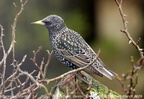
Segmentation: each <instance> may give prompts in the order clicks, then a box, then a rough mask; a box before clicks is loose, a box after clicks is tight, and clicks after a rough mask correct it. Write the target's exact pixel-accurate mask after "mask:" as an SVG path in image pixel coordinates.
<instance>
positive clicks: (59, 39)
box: [34, 15, 116, 79]
mask: <svg viewBox="0 0 144 99" xmlns="http://www.w3.org/2000/svg"><path fill="white" fill-rule="evenodd" d="M39 22H40V23H41V24H43V25H45V26H46V27H47V29H48V31H49V35H50V42H51V45H52V48H53V51H54V53H55V55H56V57H57V59H58V60H59V61H60V62H62V63H63V64H65V65H66V66H68V67H70V68H71V69H76V68H79V67H83V66H86V65H88V64H89V63H91V62H92V61H93V60H94V59H95V58H96V57H97V54H96V53H95V52H94V51H93V50H92V48H91V47H90V46H89V45H88V44H87V43H86V41H85V40H84V39H83V38H82V37H81V36H80V35H79V34H78V33H77V32H75V31H73V30H71V29H69V28H67V27H66V25H65V23H64V20H63V19H62V18H61V17H59V16H57V15H50V16H48V17H46V18H44V19H42V20H40V21H37V22H34V24H40V23H39ZM86 70H88V71H90V72H93V73H95V74H97V75H99V76H103V75H104V76H106V77H108V78H109V79H113V78H114V77H115V76H116V74H115V73H114V72H112V71H110V70H108V69H107V68H106V66H105V64H104V63H103V62H102V61H101V59H100V58H97V60H96V61H95V62H94V63H93V64H92V65H91V66H89V67H88V68H87V69H86Z"/></svg>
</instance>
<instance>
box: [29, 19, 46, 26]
mask: <svg viewBox="0 0 144 99" xmlns="http://www.w3.org/2000/svg"><path fill="white" fill-rule="evenodd" d="M31 24H40V25H45V23H44V22H42V20H39V21H36V22H32V23H31Z"/></svg>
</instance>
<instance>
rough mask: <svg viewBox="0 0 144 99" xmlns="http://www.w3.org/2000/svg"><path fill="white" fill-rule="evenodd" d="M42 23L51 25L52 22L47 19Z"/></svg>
mask: <svg viewBox="0 0 144 99" xmlns="http://www.w3.org/2000/svg"><path fill="white" fill-rule="evenodd" d="M44 23H45V24H47V25H51V24H52V23H51V22H49V21H44Z"/></svg>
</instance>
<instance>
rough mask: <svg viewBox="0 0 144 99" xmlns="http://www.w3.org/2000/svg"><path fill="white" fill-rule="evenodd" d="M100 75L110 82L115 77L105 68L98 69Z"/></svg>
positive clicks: (114, 74)
mask: <svg viewBox="0 0 144 99" xmlns="http://www.w3.org/2000/svg"><path fill="white" fill-rule="evenodd" d="M97 70H98V71H99V72H100V73H101V74H103V75H104V76H106V77H107V78H109V79H110V80H113V79H114V78H115V77H116V75H117V74H116V73H114V72H112V71H110V70H108V69H107V68H106V67H100V68H98V69H97Z"/></svg>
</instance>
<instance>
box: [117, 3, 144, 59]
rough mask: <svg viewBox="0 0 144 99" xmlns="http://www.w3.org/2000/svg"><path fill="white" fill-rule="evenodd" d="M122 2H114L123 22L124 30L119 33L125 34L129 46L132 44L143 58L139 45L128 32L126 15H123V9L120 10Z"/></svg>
mask: <svg viewBox="0 0 144 99" xmlns="http://www.w3.org/2000/svg"><path fill="white" fill-rule="evenodd" d="M122 1H123V0H120V2H119V1H118V0H115V2H116V4H117V6H118V7H119V12H120V15H121V18H122V21H123V25H124V30H120V31H121V32H123V33H125V34H126V36H127V38H128V40H129V44H132V45H133V46H134V47H135V48H136V49H137V50H138V52H139V54H140V56H141V58H144V56H143V49H142V48H140V47H139V45H138V44H137V43H136V42H135V41H134V40H133V38H132V37H131V35H130V33H129V32H128V26H127V23H128V22H127V21H126V19H125V17H126V15H125V14H124V12H123V9H122Z"/></svg>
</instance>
